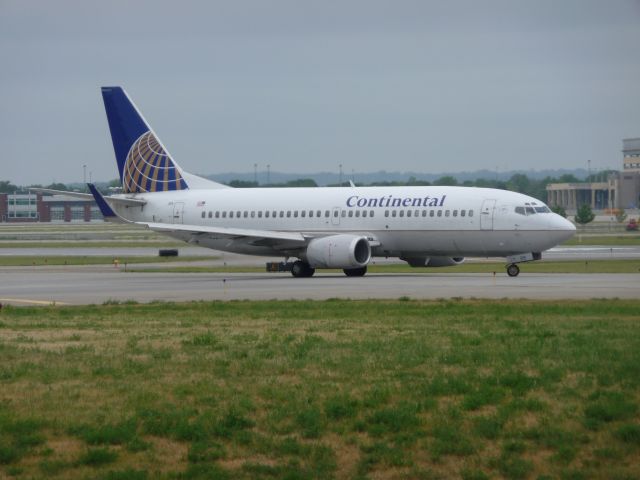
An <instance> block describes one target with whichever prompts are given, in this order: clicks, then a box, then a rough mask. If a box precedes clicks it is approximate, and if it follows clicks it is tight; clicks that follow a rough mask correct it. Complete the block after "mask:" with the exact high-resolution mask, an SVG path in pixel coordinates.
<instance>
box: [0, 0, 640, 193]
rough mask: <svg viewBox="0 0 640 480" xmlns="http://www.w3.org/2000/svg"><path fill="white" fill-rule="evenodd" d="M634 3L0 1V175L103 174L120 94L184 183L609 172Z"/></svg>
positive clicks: (624, 130) (633, 121)
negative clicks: (265, 176)
mask: <svg viewBox="0 0 640 480" xmlns="http://www.w3.org/2000/svg"><path fill="white" fill-rule="evenodd" d="M639 46H640V1H638V0H611V1H601V0H596V1H589V0H574V1H571V0H563V1H557V0H552V1H530V0H526V1H512V0H509V1H484V2H479V1H451V2H444V1H442V2H430V1H424V0H423V1H405V0H396V1H377V0H372V1H371V0H369V1H349V0H341V1H331V0H325V1H322V2H306V1H299V0H291V1H279V0H276V1H260V0H247V1H244V0H239V1H225V2H221V1H215V0H213V1H203V2H191V1H181V2H177V1H174V0H172V1H164V0H160V1H132V0H127V1H106V2H105V1H101V2H93V1H86V0H85V1H66V0H62V1H61V0H58V1H55V2H50V1H40V2H36V1H29V0H15V1H14V0H0V87H1V88H0V145H1V146H2V158H1V160H0V165H1V167H2V168H1V170H0V179H6V180H11V181H13V182H14V183H18V184H27V183H35V182H39V183H49V182H52V181H62V182H68V181H77V180H82V165H83V164H86V165H87V169H88V170H89V171H91V172H92V173H93V179H94V180H108V179H112V178H115V177H116V175H117V173H116V172H117V170H116V166H115V160H114V156H113V151H112V148H111V140H110V137H109V134H108V126H107V122H106V118H105V115H104V111H103V106H102V99H101V96H100V91H99V87H100V86H101V85H122V86H124V87H125V88H126V89H127V91H128V93H129V95H130V96H131V97H132V98H133V99H134V101H135V102H136V103H137V105H138V107H139V108H140V109H141V110H142V112H143V113H144V115H145V117H146V118H147V120H149V122H150V123H151V124H152V126H153V128H154V130H155V131H156V133H158V135H159V136H160V138H161V139H162V141H163V142H164V144H165V145H166V146H167V148H168V149H169V151H170V152H171V153H172V155H173V156H174V158H175V159H176V160H177V161H178V162H179V163H180V164H181V165H182V166H183V167H184V168H185V169H186V170H188V171H191V172H193V173H220V172H226V171H252V170H253V164H254V163H257V164H258V165H259V169H261V170H262V169H264V168H266V165H267V164H270V165H271V169H272V170H273V171H276V170H277V171H284V172H301V173H305V172H315V171H322V170H324V171H337V169H338V164H340V163H342V164H343V165H344V168H345V171H350V170H351V169H353V170H355V171H356V172H358V171H360V172H366V171H374V170H380V169H386V170H414V171H423V172H442V171H459V170H475V169H480V168H489V169H492V170H493V169H495V168H499V169H500V170H506V169H515V168H526V169H529V168H534V169H541V168H563V167H564V168H574V167H586V165H587V160H591V162H592V163H591V164H592V168H594V169H598V168H605V167H613V168H618V167H619V166H620V165H621V153H620V149H621V147H622V142H621V139H622V138H626V137H637V136H640V48H639Z"/></svg>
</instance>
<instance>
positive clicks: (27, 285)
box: [0, 267, 640, 305]
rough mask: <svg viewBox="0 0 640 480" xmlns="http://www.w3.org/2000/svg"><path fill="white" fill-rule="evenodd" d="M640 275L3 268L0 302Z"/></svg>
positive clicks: (443, 293)
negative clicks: (301, 274) (311, 274)
mask: <svg viewBox="0 0 640 480" xmlns="http://www.w3.org/2000/svg"><path fill="white" fill-rule="evenodd" d="M638 280H639V276H638V275H637V274H531V273H529V274H521V275H520V276H519V277H516V278H510V277H507V275H506V274H504V273H500V274H498V275H496V276H493V275H491V274H471V273H459V274H458V273H440V274H439V273H419V274H369V275H367V276H365V277H362V278H347V277H345V276H343V275H337V274H322V273H320V274H316V276H314V277H312V278H300V279H297V278H293V277H291V276H290V275H289V274H286V273H284V274H269V273H264V274H240V273H235V274H220V273H166V272H158V273H125V272H121V271H117V270H114V269H113V268H112V267H59V268H57V267H43V268H37V267H36V268H33V267H21V268H4V269H2V280H1V282H2V283H1V284H0V302H2V303H3V304H14V305H43V304H52V303H55V304H58V305H61V304H69V305H80V304H102V303H104V302H107V301H109V300H118V301H126V300H135V301H137V302H151V301H154V300H164V301H187V300H244V299H248V300H269V299H280V300H290V299H297V300H304V299H314V300H325V299H329V298H352V299H369V298H390V299H396V298H399V297H405V296H406V297H410V298H415V299H437V298H452V297H464V298H471V297H473V298H488V299H499V298H523V299H565V298H566V299H586V298H614V297H619V298H638V296H640V283H639V282H638Z"/></svg>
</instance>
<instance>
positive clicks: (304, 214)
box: [300, 210, 307, 218]
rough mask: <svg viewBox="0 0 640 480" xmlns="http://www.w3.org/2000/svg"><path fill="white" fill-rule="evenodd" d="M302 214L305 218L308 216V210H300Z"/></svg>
mask: <svg viewBox="0 0 640 480" xmlns="http://www.w3.org/2000/svg"><path fill="white" fill-rule="evenodd" d="M300 216H301V217H302V218H305V217H306V216H307V211H306V210H302V211H301V212H300Z"/></svg>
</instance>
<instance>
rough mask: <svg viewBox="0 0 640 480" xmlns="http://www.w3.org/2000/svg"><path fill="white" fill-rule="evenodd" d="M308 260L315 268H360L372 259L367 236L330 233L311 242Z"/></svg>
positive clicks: (308, 249)
mask: <svg viewBox="0 0 640 480" xmlns="http://www.w3.org/2000/svg"><path fill="white" fill-rule="evenodd" d="M306 260H307V262H308V263H309V265H311V266H312V267H313V268H360V267H364V266H365V265H367V264H368V263H369V260H371V246H370V245H369V242H368V240H367V239H366V237H361V236H358V235H346V234H345V235H330V236H328V237H321V238H314V239H313V240H311V242H309V246H308V247H307V252H306Z"/></svg>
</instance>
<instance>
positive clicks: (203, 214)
mask: <svg viewBox="0 0 640 480" xmlns="http://www.w3.org/2000/svg"><path fill="white" fill-rule="evenodd" d="M206 214H207V212H205V211H204V210H203V211H202V218H204V217H205V215H206Z"/></svg>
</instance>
